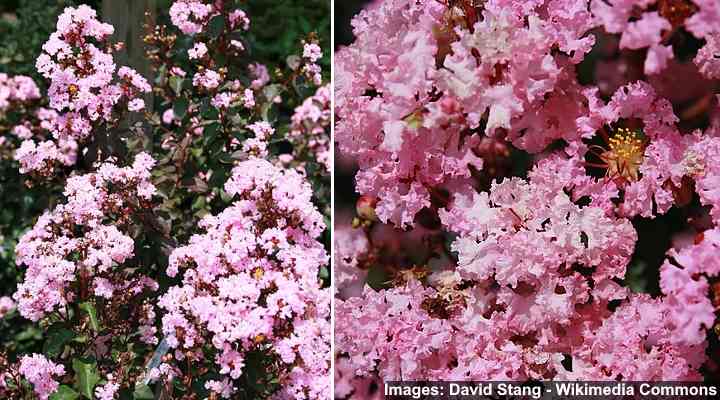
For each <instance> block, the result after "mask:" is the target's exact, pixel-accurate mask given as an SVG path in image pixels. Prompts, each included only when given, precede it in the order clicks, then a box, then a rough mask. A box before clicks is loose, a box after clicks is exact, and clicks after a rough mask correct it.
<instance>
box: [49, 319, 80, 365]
mask: <svg viewBox="0 0 720 400" xmlns="http://www.w3.org/2000/svg"><path fill="white" fill-rule="evenodd" d="M74 337H75V333H74V332H73V331H71V330H70V329H67V328H66V327H64V326H62V325H61V324H55V325H52V326H51V327H50V328H49V329H48V333H47V339H46V340H45V345H44V346H43V353H44V354H45V355H47V356H49V357H50V358H54V357H57V356H59V355H60V354H61V353H62V351H63V348H64V347H65V344H66V343H67V342H69V341H70V340H72V339H73V338H74Z"/></svg>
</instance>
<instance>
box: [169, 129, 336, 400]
mask: <svg viewBox="0 0 720 400" xmlns="http://www.w3.org/2000/svg"><path fill="white" fill-rule="evenodd" d="M257 125H258V127H257V128H256V130H257V133H256V134H258V135H260V134H261V132H263V131H266V130H267V128H268V126H265V125H264V124H262V123H259V124H257ZM225 191H226V192H227V193H228V194H230V195H231V196H234V198H235V202H234V203H233V205H232V206H230V207H228V208H226V209H225V210H224V211H222V212H221V213H220V214H218V215H214V216H213V215H209V216H207V217H206V218H204V219H203V220H202V222H201V224H200V228H201V229H202V230H203V233H199V234H196V235H194V236H193V237H192V238H191V239H190V242H189V243H188V244H187V245H186V246H182V247H179V248H177V249H175V250H174V251H173V253H172V254H171V255H170V262H169V267H168V270H167V273H168V275H169V276H171V277H174V276H176V275H178V274H181V276H182V284H181V285H178V286H173V287H171V288H170V289H169V290H168V292H167V293H166V294H164V295H163V296H162V297H161V298H160V300H159V302H158V305H159V306H160V308H161V309H162V312H163V316H162V331H163V333H164V335H165V338H166V340H167V341H168V343H169V344H170V346H171V347H172V348H175V349H178V350H179V351H182V352H183V353H185V354H188V356H189V357H195V356H193V355H191V354H192V353H191V352H189V351H190V350H192V349H197V348H201V347H200V346H203V345H207V346H212V347H213V348H214V349H215V351H216V352H217V356H216V359H215V363H216V364H217V365H218V367H219V371H220V373H221V374H222V375H224V376H225V377H226V379H225V380H223V381H215V382H213V383H211V384H209V386H208V388H209V389H211V390H213V391H214V392H216V393H218V394H220V395H221V396H223V397H227V396H231V395H232V393H234V391H235V386H234V385H233V384H232V380H236V379H238V378H240V377H241V375H242V368H243V366H244V364H245V359H246V353H247V352H249V351H252V350H253V349H256V348H258V346H261V348H265V349H269V351H272V352H274V353H275V354H276V355H277V356H278V357H279V360H280V365H281V366H282V367H281V369H280V374H281V379H283V380H284V382H285V384H284V385H283V388H282V390H281V392H280V393H279V394H278V396H281V397H282V398H325V397H327V396H328V395H329V391H330V388H329V383H330V382H329V380H328V379H327V374H328V371H329V365H330V358H329V357H330V342H329V335H330V324H329V315H330V314H329V313H330V302H329V293H328V290H327V289H321V287H320V283H319V280H318V278H317V277H318V273H319V269H320V267H322V266H323V265H326V263H327V262H328V256H327V254H326V253H325V250H324V249H323V246H322V244H321V243H320V242H318V241H317V240H316V238H317V237H318V236H319V235H320V234H321V232H322V231H323V229H324V222H323V218H322V215H321V214H320V213H319V212H318V211H317V210H316V209H315V207H314V206H313V204H312V202H311V198H312V190H311V188H310V185H309V184H308V183H307V182H306V181H305V180H304V178H303V177H302V176H301V175H300V174H298V173H297V172H296V171H294V170H284V169H280V168H278V167H275V166H273V165H272V164H270V163H269V162H268V161H265V160H263V159H260V158H251V159H250V160H247V161H244V162H242V163H240V164H239V165H238V166H237V167H236V168H235V169H234V171H233V175H232V177H231V178H230V180H228V181H227V182H226V184H225Z"/></svg>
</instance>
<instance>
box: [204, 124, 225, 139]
mask: <svg viewBox="0 0 720 400" xmlns="http://www.w3.org/2000/svg"><path fill="white" fill-rule="evenodd" d="M221 128H222V125H220V124H219V123H217V122H213V123H212V124H210V125H208V126H206V127H205V129H203V136H204V137H205V143H212V142H213V141H215V139H216V138H217V136H218V133H220V129H221Z"/></svg>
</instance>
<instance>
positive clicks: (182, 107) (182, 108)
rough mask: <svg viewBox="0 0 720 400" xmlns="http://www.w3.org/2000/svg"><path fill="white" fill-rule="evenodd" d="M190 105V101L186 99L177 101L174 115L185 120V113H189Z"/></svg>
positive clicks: (174, 106)
mask: <svg viewBox="0 0 720 400" xmlns="http://www.w3.org/2000/svg"><path fill="white" fill-rule="evenodd" d="M189 105H190V104H189V102H188V99H186V98H184V97H182V98H179V99H177V100H175V104H173V113H174V114H175V118H177V119H183V118H185V113H187V110H188V106H189Z"/></svg>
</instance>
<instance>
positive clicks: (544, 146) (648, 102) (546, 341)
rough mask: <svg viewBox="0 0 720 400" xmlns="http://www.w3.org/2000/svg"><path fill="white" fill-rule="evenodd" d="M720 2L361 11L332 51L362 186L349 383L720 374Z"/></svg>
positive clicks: (488, 4)
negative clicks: (349, 39)
mask: <svg viewBox="0 0 720 400" xmlns="http://www.w3.org/2000/svg"><path fill="white" fill-rule="evenodd" d="M718 22H720V3H718V2H717V1H715V0H709V1H708V0H692V1H690V0H677V1H675V0H668V1H665V0H658V1H655V0H643V1H635V0H589V1H575V0H572V1H566V0H531V1H512V0H488V1H471V0H460V1H437V0H427V1H415V0H413V1H408V0H384V1H375V2H372V4H370V5H368V6H367V7H366V9H365V10H364V11H362V12H360V13H359V14H358V15H357V16H356V17H355V18H354V19H353V21H352V27H353V31H354V36H355V40H354V42H353V43H352V44H350V45H349V46H347V47H343V48H342V49H340V50H339V51H338V53H337V54H336V59H335V60H336V64H335V88H336V97H335V106H334V107H335V111H336V126H335V128H336V136H335V140H336V143H335V144H336V146H337V148H338V149H339V151H340V154H339V155H338V158H337V165H338V166H339V168H341V169H344V170H345V172H344V173H346V174H347V173H348V172H350V173H353V174H354V178H355V189H356V191H357V194H358V197H356V198H355V199H354V200H355V202H354V204H352V205H353V207H352V211H353V213H352V214H354V216H353V215H352V214H349V213H348V212H346V215H345V216H342V215H340V216H339V217H338V220H337V222H336V235H335V239H334V246H335V250H336V253H335V254H336V256H337V257H336V260H337V261H336V265H335V269H336V270H335V279H336V287H337V292H336V296H337V303H336V318H337V320H336V325H335V327H336V331H335V344H336V352H335V357H336V364H335V365H336V370H335V377H336V382H337V383H338V384H337V386H336V389H337V390H336V395H337V396H338V397H339V398H346V397H350V398H358V399H359V398H369V397H371V396H375V395H377V389H378V388H380V387H381V385H382V382H383V381H386V380H398V379H404V380H423V379H430V380H434V379H436V380H440V379H446V380H465V379H474V380H520V381H524V380H532V379H558V380H574V379H580V380H696V379H702V378H703V377H704V376H705V377H709V378H717V377H718V369H717V368H718V366H717V364H716V363H717V360H718V359H720V353H718V346H717V335H718V333H719V332H720V331H719V330H718V328H719V327H720V326H719V325H718V321H717V311H718V306H720V282H719V278H720V258H719V257H720V251H719V250H720V248H719V247H718V246H720V241H719V240H720V229H718V228H717V223H718V221H719V220H720V211H719V210H720V197H719V196H718V194H719V192H718V189H717V188H718V183H720V175H719V174H720V138H718V134H720V107H719V106H718V96H717V93H718V88H720V85H719V84H718V79H719V78H720V30H718V29H719V28H718V27H719V26H720V24H718ZM346 199H348V198H347V197H346ZM346 203H347V202H346ZM345 208H346V210H347V209H348V207H347V206H346V207H345Z"/></svg>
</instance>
